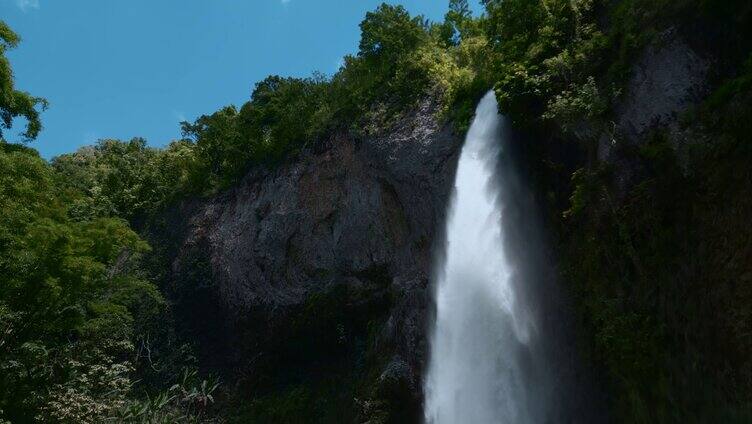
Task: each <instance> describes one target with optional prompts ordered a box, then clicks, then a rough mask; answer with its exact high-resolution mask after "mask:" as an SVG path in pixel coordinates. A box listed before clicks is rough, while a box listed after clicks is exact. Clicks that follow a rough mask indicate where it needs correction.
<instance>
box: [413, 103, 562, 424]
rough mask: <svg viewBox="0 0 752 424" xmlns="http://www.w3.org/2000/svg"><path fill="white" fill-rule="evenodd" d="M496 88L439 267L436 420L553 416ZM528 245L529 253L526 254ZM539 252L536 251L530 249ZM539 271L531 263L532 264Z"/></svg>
mask: <svg viewBox="0 0 752 424" xmlns="http://www.w3.org/2000/svg"><path fill="white" fill-rule="evenodd" d="M506 126H507V124H506V121H505V119H504V118H503V117H502V116H501V115H499V113H498V108H497V103H496V98H495V96H494V94H493V92H490V93H488V94H487V95H486V96H485V97H484V98H483V100H482V101H481V102H480V104H479V106H478V108H477V110H476V115H475V118H474V120H473V122H472V125H471V127H470V129H469V132H468V134H467V138H466V140H465V144H464V146H463V148H462V152H461V155H460V158H459V163H458V167H457V174H456V177H455V187H454V192H453V194H452V197H451V199H450V204H449V208H448V214H447V223H446V234H445V236H446V244H445V249H444V252H443V255H440V258H441V259H440V260H438V261H437V262H438V263H436V264H435V265H436V271H435V274H436V275H435V278H434V280H435V281H434V286H435V301H436V317H435V327H434V328H433V329H432V331H431V332H430V346H431V349H430V356H429V362H428V369H427V374H426V379H425V384H424V391H425V409H424V413H425V419H426V422H427V423H429V424H461V423H473V424H486V423H539V422H547V421H550V420H551V419H552V418H551V417H552V415H551V410H552V408H553V406H552V405H551V403H552V402H551V401H550V398H551V397H552V395H551V393H552V390H553V387H552V386H553V380H554V379H552V378H551V376H550V373H549V366H547V360H546V359H545V356H546V355H545V354H544V353H543V351H544V350H543V348H542V345H543V343H542V342H543V340H542V335H541V331H540V328H539V327H540V324H541V323H540V322H539V319H538V318H537V311H538V310H539V309H540V307H539V304H537V303H536V302H533V301H531V300H530V299H533V298H535V290H534V288H533V287H527V286H526V284H528V283H530V284H533V285H534V284H536V283H533V282H532V281H533V280H532V279H531V280H530V281H528V280H527V277H528V276H531V275H532V274H534V273H535V272H537V271H534V269H535V268H536V267H537V266H538V265H537V264H532V263H524V262H526V261H527V262H530V261H537V262H540V261H538V260H536V259H532V258H535V254H531V253H530V252H531V251H533V250H535V249H536V246H539V245H540V243H539V242H538V241H536V240H535V238H536V236H535V235H534V234H531V233H530V232H527V231H525V230H523V229H522V227H525V226H526V225H528V226H529V225H530V223H529V222H527V221H526V217H525V216H524V211H525V210H526V209H524V207H522V206H521V205H523V204H530V203H531V201H530V198H529V195H528V197H525V195H523V194H520V193H521V191H520V190H519V186H520V176H519V175H516V173H515V171H514V169H513V166H510V161H509V160H507V159H505V154H506V151H505V150H506V148H505V143H508V142H509V140H508V137H507V136H506V135H505V134H507V133H509V131H508V130H507V129H506ZM524 252H527V253H524ZM533 253H534V252H533ZM531 270H533V271H534V272H530V271H531Z"/></svg>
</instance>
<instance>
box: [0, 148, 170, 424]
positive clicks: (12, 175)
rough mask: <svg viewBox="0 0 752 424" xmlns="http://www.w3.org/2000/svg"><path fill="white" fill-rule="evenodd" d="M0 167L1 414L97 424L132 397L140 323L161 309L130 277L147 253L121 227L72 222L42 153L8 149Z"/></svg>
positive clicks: (108, 221)
mask: <svg viewBox="0 0 752 424" xmlns="http://www.w3.org/2000/svg"><path fill="white" fill-rule="evenodd" d="M0 164H1V165H0V170H2V171H0V181H2V188H1V189H0V210H2V211H3V214H2V215H1V216H0V258H2V259H0V281H2V286H0V318H1V320H2V328H3V333H2V338H1V339H0V345H1V346H2V350H0V356H1V357H0V364H3V365H2V372H0V405H1V406H0V407H2V409H3V410H4V413H5V415H6V417H7V418H9V419H10V420H11V421H14V422H26V421H28V420H30V419H31V418H33V417H35V416H37V415H39V416H40V417H42V418H40V419H43V420H49V421H56V422H97V421H98V420H100V419H101V418H102V417H104V416H107V415H108V414H110V413H111V412H112V411H113V410H114V409H113V408H117V407H118V405H120V404H121V403H122V402H123V400H124V397H125V393H127V391H128V388H129V385H130V380H129V379H128V376H129V373H130V370H131V368H132V366H131V364H130V361H129V359H128V357H129V356H130V354H131V353H132V351H133V344H132V340H134V339H135V338H134V319H139V320H143V321H147V320H149V319H151V318H153V316H154V315H155V314H156V313H157V311H158V310H159V308H160V305H161V303H162V299H161V296H160V295H159V294H158V293H157V292H156V291H155V290H154V289H153V286H150V285H149V284H148V283H147V282H145V281H142V280H140V279H139V278H138V276H136V275H133V274H130V273H129V271H128V269H129V267H130V264H132V263H133V262H134V261H135V260H137V258H138V256H139V255H140V254H142V253H143V252H146V251H147V250H148V246H147V245H146V243H144V242H143V241H142V240H141V239H140V238H139V237H138V236H137V235H136V234H135V233H134V232H133V231H132V230H131V229H130V228H128V225H127V224H126V223H125V222H124V221H122V220H121V219H118V218H97V219H93V220H86V221H73V220H71V219H70V218H69V217H68V214H67V205H66V203H65V199H64V198H63V197H62V196H61V195H60V189H59V187H58V186H57V184H56V177H55V175H54V173H53V170H52V168H51V167H50V166H49V165H47V164H46V163H45V162H44V161H42V159H41V158H39V156H38V155H37V154H36V152H34V151H32V150H30V149H25V148H20V147H13V146H12V145H3V147H2V150H0Z"/></svg>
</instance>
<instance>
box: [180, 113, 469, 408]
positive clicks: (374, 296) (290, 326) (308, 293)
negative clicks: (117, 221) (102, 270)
mask: <svg viewBox="0 0 752 424" xmlns="http://www.w3.org/2000/svg"><path fill="white" fill-rule="evenodd" d="M438 107H439V105H438V104H437V103H436V102H435V101H434V100H432V99H426V100H425V101H424V102H422V103H421V105H420V107H419V108H417V110H415V111H414V112H412V113H411V114H409V115H408V116H405V117H403V118H402V119H400V120H398V121H397V124H396V125H394V126H393V127H392V128H391V129H389V130H388V131H384V132H383V133H381V134H379V135H376V136H373V137H368V138H366V139H363V140H357V141H356V140H353V139H350V138H348V137H344V136H340V137H335V138H333V139H332V140H331V142H330V143H329V146H328V147H324V148H320V149H318V150H317V151H310V152H306V153H304V154H301V155H300V156H299V157H298V158H297V159H295V160H291V161H290V162H289V163H286V164H284V165H283V166H280V167H278V168H276V169H274V170H262V169H256V170H253V171H252V172H251V173H250V174H249V175H248V176H247V177H246V178H245V179H244V180H243V181H242V183H241V184H240V185H238V186H237V187H235V188H233V189H232V190H230V191H228V192H225V193H222V194H220V195H217V196H215V197H212V198H209V199H206V200H202V201H195V202H185V203H184V204H182V205H181V206H180V207H178V208H177V209H176V210H174V211H173V213H172V216H170V217H168V220H169V221H171V225H169V226H168V228H170V231H171V233H172V234H171V235H170V237H168V238H171V243H172V244H173V248H172V249H174V252H175V253H174V254H173V255H172V257H171V259H170V262H171V264H170V265H171V266H170V269H171V272H170V275H169V276H168V280H169V281H170V285H171V289H172V290H171V291H172V293H173V294H174V298H175V299H176V305H177V310H178V312H179V314H178V316H180V317H183V319H185V320H186V322H188V323H189V333H190V334H191V335H192V337H195V339H196V340H198V344H199V345H200V346H199V347H200V350H201V351H202V352H203V356H204V359H205V360H206V361H207V362H208V363H211V364H213V365H214V366H216V367H218V368H220V369H224V370H231V373H230V374H232V375H234V376H235V377H237V376H241V378H240V380H241V382H242V384H244V385H245V387H248V390H250V391H251V392H252V393H253V396H264V395H265V394H268V393H272V392H275V391H276V392H279V390H280V387H282V388H283V389H281V390H284V388H285V387H301V386H305V387H311V386H316V387H318V385H319V382H320V380H322V379H327V378H329V377H330V376H341V375H345V377H343V378H341V379H340V380H339V383H337V384H343V385H344V386H342V387H341V388H340V389H341V391H343V392H347V393H340V394H338V395H337V396H342V404H343V405H345V406H344V409H349V408H348V407H347V406H346V405H347V404H348V402H349V403H352V405H353V408H354V410H355V412H351V413H353V414H356V415H360V416H361V419H363V420H367V419H373V417H377V416H380V417H382V419H392V420H393V419H397V418H395V414H403V415H402V416H403V417H404V414H406V413H407V414H411V415H412V416H415V415H416V414H419V413H420V402H421V369H422V367H423V364H424V361H425V356H426V337H425V333H426V317H427V315H428V310H429V299H430V297H429V290H430V289H429V287H430V284H429V280H430V275H431V271H432V264H433V257H434V250H435V249H434V247H435V245H436V243H437V239H438V238H439V237H438V236H439V232H438V231H440V229H441V228H442V227H443V226H442V225H441V224H442V222H443V219H444V213H445V208H446V204H447V199H448V196H449V194H450V191H451V186H452V177H453V175H454V168H455V165H456V159H457V156H458V153H459V149H458V147H459V146H460V144H461V141H462V137H461V136H460V135H458V134H456V133H455V132H454V130H453V127H452V125H451V124H441V123H440V121H439V120H438V118H437V116H436V112H437V110H438ZM333 364H334V365H333ZM353 381H355V382H356V383H355V385H354V386H351V383H353ZM356 398H357V399H359V400H357V401H356V400H355V399H356ZM348 399H349V400H348ZM397 409H398V410H399V411H396V412H395V411H394V410H397Z"/></svg>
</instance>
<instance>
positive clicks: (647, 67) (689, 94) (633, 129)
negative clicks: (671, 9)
mask: <svg viewBox="0 0 752 424" xmlns="http://www.w3.org/2000/svg"><path fill="white" fill-rule="evenodd" d="M709 69H710V64H709V63H708V61H707V60H705V59H703V58H702V57H700V56H699V55H698V54H697V53H696V52H695V51H694V50H693V49H692V48H691V47H690V46H689V45H688V44H687V43H686V42H685V41H684V40H682V38H681V37H680V35H679V34H678V32H677V31H676V30H675V29H668V30H666V31H664V32H663V33H661V34H660V36H659V37H658V38H657V39H656V40H655V41H654V42H653V43H651V44H650V45H649V46H648V47H647V48H645V50H644V51H643V52H642V54H641V55H640V57H639V58H638V59H637V61H636V62H635V64H634V65H633V66H632V70H631V78H630V79H629V82H628V83H627V86H626V89H625V93H624V98H623V99H622V101H621V102H620V103H619V104H618V105H617V106H616V108H615V123H616V132H617V133H618V134H619V135H620V136H621V138H622V139H624V140H625V141H627V142H631V143H635V142H638V141H639V140H642V139H644V135H645V134H646V133H647V132H648V131H649V130H650V129H652V128H657V127H661V128H666V129H668V130H669V131H671V132H672V135H673V137H672V139H673V141H674V144H675V147H677V148H681V147H682V146H681V143H682V137H681V135H680V134H679V132H680V129H679V128H678V117H679V114H680V113H681V112H683V111H684V110H686V109H687V108H688V107H690V106H692V105H694V104H696V103H697V102H698V101H699V100H700V99H702V98H703V97H704V95H705V94H707V93H706V91H707V87H706V82H707V75H708V71H709ZM612 147H613V140H612V139H611V138H610V137H605V136H604V137H601V140H600V143H599V157H600V159H601V160H607V159H608V158H609V155H610V154H611V151H612Z"/></svg>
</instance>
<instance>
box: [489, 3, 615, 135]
mask: <svg viewBox="0 0 752 424" xmlns="http://www.w3.org/2000/svg"><path fill="white" fill-rule="evenodd" d="M594 3H595V1H593V0H576V1H570V0H535V1H527V0H505V1H494V0H490V1H487V2H486V7H487V10H488V15H489V16H488V20H487V23H486V32H487V34H488V38H489V40H491V43H492V48H493V50H494V51H496V52H497V54H498V57H499V58H500V60H499V62H498V63H496V64H495V69H494V72H495V74H496V75H497V76H498V79H497V84H496V93H497V97H498V100H499V105H500V108H501V109H502V110H503V111H505V112H507V113H508V114H510V115H511V117H512V118H513V119H514V120H515V121H516V122H518V123H522V124H529V123H532V122H537V121H539V120H540V118H541V117H543V118H548V119H553V120H556V121H561V123H563V124H566V125H571V124H572V121H573V120H574V119H575V117H577V116H579V115H580V114H581V113H582V112H583V109H587V110H586V112H588V113H590V114H591V115H592V117H597V116H598V115H600V114H602V113H603V112H604V111H605V107H604V106H603V103H604V100H602V95H601V94H600V93H599V89H598V87H597V86H596V80H595V77H594V73H595V72H596V71H597V70H598V69H599V67H600V66H601V64H602V60H603V57H602V53H603V52H604V50H605V48H606V47H607V43H606V41H607V40H606V38H605V36H604V35H603V33H602V32H601V31H600V30H599V29H598V27H597V25H596V19H595V18H596V16H595V6H594ZM594 105H597V106H594Z"/></svg>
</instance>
